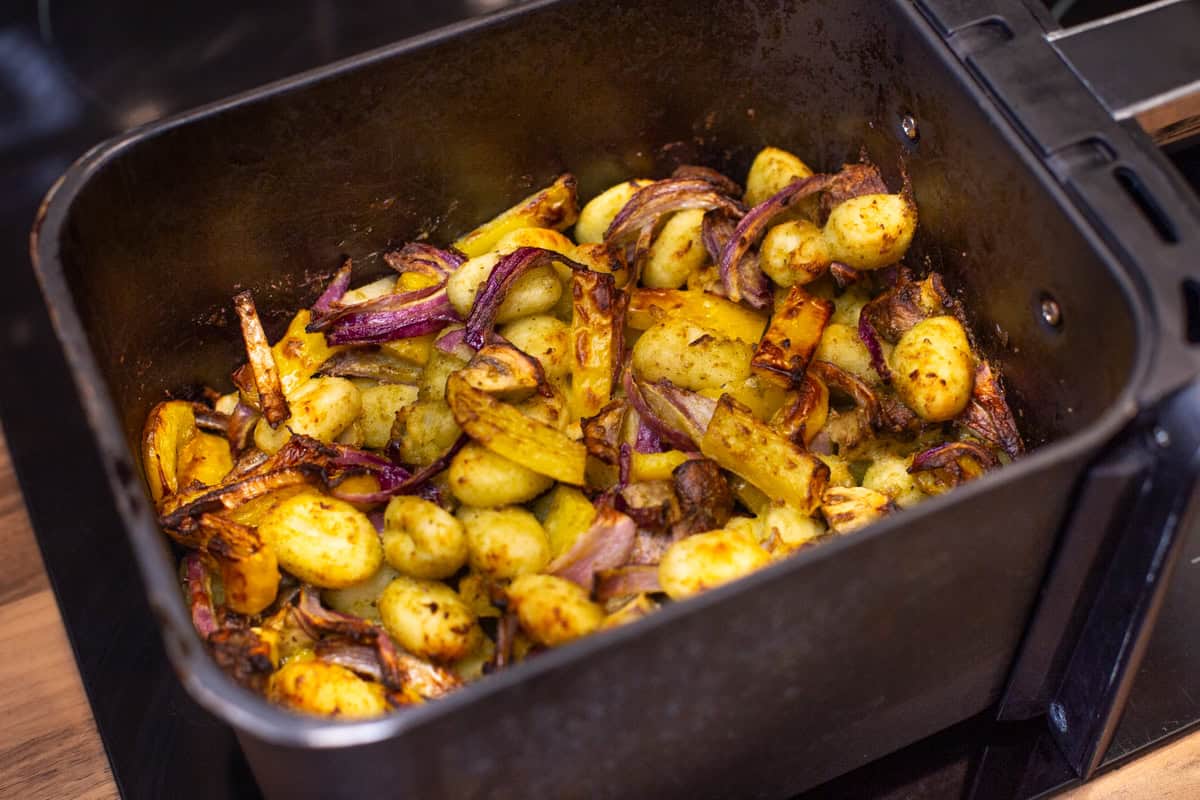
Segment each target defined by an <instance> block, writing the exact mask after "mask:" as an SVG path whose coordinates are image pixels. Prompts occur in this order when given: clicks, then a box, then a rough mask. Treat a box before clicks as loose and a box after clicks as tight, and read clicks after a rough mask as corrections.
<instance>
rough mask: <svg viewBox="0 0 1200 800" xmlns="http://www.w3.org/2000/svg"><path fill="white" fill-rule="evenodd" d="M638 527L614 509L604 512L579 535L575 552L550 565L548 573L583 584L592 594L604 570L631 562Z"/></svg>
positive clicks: (571, 550) (599, 511)
mask: <svg viewBox="0 0 1200 800" xmlns="http://www.w3.org/2000/svg"><path fill="white" fill-rule="evenodd" d="M636 533H637V526H636V525H634V524H633V520H632V519H630V518H629V517H628V516H626V515H625V514H622V513H621V512H620V511H616V510H615V509H612V508H601V509H599V510H598V512H597V513H596V519H595V520H594V521H593V522H592V524H591V527H589V528H588V529H587V530H586V531H584V532H583V533H582V534H580V535H579V538H578V539H576V540H575V543H574V544H572V545H571V548H570V549H569V550H568V551H567V552H565V553H563V554H562V555H560V556H559V557H558V558H556V559H554V560H553V561H551V562H550V564H549V565H548V566H547V567H546V570H545V571H546V572H547V573H549V574H551V575H557V576H558V577H560V578H566V579H567V580H569V581H573V582H574V583H577V584H579V585H580V586H582V587H583V588H584V589H586V590H587V591H588V592H591V590H592V585H593V584H594V583H595V580H596V573H597V572H598V571H599V570H602V569H612V568H613V567H619V566H621V565H622V564H624V563H625V562H626V561H627V560H628V559H629V553H630V551H632V549H633V537H634V534H636Z"/></svg>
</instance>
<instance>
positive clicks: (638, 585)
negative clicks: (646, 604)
mask: <svg viewBox="0 0 1200 800" xmlns="http://www.w3.org/2000/svg"><path fill="white" fill-rule="evenodd" d="M661 591H662V586H661V585H660V584H659V582H658V566H657V565H655V564H631V565H629V566H624V567H617V568H615V569H606V570H601V571H600V572H597V573H596V599H597V600H599V601H600V602H604V601H605V600H612V599H613V598H616V597H627V596H629V595H631V594H643V593H646V594H652V593H654V592H661Z"/></svg>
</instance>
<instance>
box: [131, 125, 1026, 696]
mask: <svg viewBox="0 0 1200 800" xmlns="http://www.w3.org/2000/svg"><path fill="white" fill-rule="evenodd" d="M916 225H917V209H916V206H915V204H914V202H913V198H912V195H911V192H909V191H908V189H907V187H905V190H904V191H901V192H898V193H897V192H891V191H889V189H888V187H887V185H886V184H885V183H884V181H883V179H882V177H881V176H880V173H879V172H878V170H877V169H875V168H874V167H873V166H871V165H870V164H852V165H846V166H845V167H843V168H842V169H841V170H840V171H838V172H835V173H814V172H813V171H812V170H811V169H809V168H808V167H807V166H806V165H805V164H804V162H802V161H801V160H800V159H799V158H797V157H796V156H795V155H793V154H791V153H788V152H785V151H783V150H779V149H776V148H766V149H765V150H763V151H762V152H761V153H759V155H758V157H757V158H755V159H754V162H753V164H752V166H751V168H750V172H749V174H748V175H747V176H746V189H745V192H744V193H743V191H742V188H741V187H740V186H738V185H737V184H736V183H735V182H734V181H732V180H730V179H729V178H728V177H727V176H725V175H722V174H720V173H718V172H715V171H713V170H711V169H708V168H705V167H694V166H685V167H680V168H679V169H677V170H676V171H675V173H674V174H673V175H672V176H671V177H669V178H666V179H664V180H649V179H640V178H639V179H634V180H628V181H625V182H623V183H620V184H618V185H616V186H613V187H611V188H610V189H608V190H607V191H604V192H602V193H600V194H599V195H597V196H596V197H594V198H592V199H591V201H590V202H588V203H587V204H586V205H584V206H583V208H582V209H580V208H579V207H578V202H577V198H576V185H575V180H574V178H572V177H571V176H570V175H564V176H562V177H560V178H559V179H558V180H556V181H555V182H554V183H553V184H552V185H551V186H549V187H547V188H545V189H543V190H542V191H540V192H538V193H536V194H534V195H533V196H531V197H529V198H527V199H526V200H524V201H523V202H521V203H520V204H518V205H517V206H514V207H513V208H512V209H510V210H508V211H505V212H504V213H503V214H501V215H500V216H498V217H496V218H495V219H493V220H491V221H489V222H486V223H484V224H483V225H481V226H480V227H478V228H476V229H475V230H473V231H470V232H469V233H467V234H466V235H464V236H462V237H461V238H459V239H458V240H457V241H455V242H454V243H453V244H452V245H451V246H449V247H446V248H445V249H441V248H438V247H434V246H432V245H429V244H424V243H411V244H408V245H406V246H404V247H402V248H400V249H398V250H395V251H393V252H389V253H386V254H385V255H384V258H383V260H384V261H385V262H386V263H387V265H388V266H390V267H391V268H392V269H393V271H394V273H395V274H394V275H391V276H389V277H386V278H381V279H378V280H375V281H373V282H370V283H366V284H364V285H362V286H359V287H357V288H351V285H350V284H351V264H350V262H349V261H347V262H346V263H345V264H344V265H343V266H342V268H341V269H340V270H339V271H338V272H337V273H336V275H335V276H334V278H333V279H332V281H331V283H330V284H329V286H328V288H327V289H326V290H325V291H324V292H323V293H322V294H321V295H320V297H318V298H317V299H316V300H315V301H314V302H313V304H312V307H311V308H308V309H304V310H301V311H299V312H298V313H297V314H296V316H295V318H294V319H293V321H292V323H291V325H289V326H288V328H287V331H286V332H285V334H284V336H283V338H282V339H280V340H279V341H278V342H276V343H275V344H274V345H272V344H271V343H270V341H269V339H268V338H267V336H266V334H265V333H264V331H263V327H262V324H261V322H260V321H259V317H258V313H257V310H256V309H255V306H254V300H253V298H252V297H251V296H250V294H249V293H248V292H243V293H242V294H240V295H238V296H237V297H236V298H235V309H236V311H237V314H238V318H239V320H240V322H241V327H242V333H243V337H244V339H245V343H246V354H247V362H246V364H244V365H243V366H242V367H240V368H239V369H237V370H236V371H235V372H234V373H233V384H234V385H235V386H236V391H234V392H231V393H230V394H227V395H224V396H219V395H218V394H217V393H216V392H211V393H210V394H211V397H212V398H213V400H212V401H211V402H210V403H196V402H188V401H183V400H169V401H166V402H163V403H160V404H159V405H158V406H156V407H155V408H154V409H153V410H152V411H151V412H150V415H149V418H148V419H147V421H146V427H145V433H144V436H143V440H142V448H143V449H142V456H143V466H144V469H145V474H146V481H147V484H148V485H149V488H150V492H151V495H152V497H153V500H154V501H155V503H156V504H157V508H158V512H159V515H160V521H161V524H162V527H163V529H164V530H165V531H166V533H167V534H168V535H169V536H170V537H171V539H173V540H174V541H175V542H176V543H177V544H178V545H179V546H180V547H181V549H182V551H183V552H184V553H185V555H184V558H183V561H182V564H181V576H182V582H183V588H184V591H185V592H186V595H187V598H188V601H189V603H190V607H191V611H192V619H193V621H194V623H195V626H196V629H197V630H198V632H199V634H200V636H201V637H202V638H203V639H204V640H205V642H206V644H207V646H208V647H209V649H210V650H211V652H212V654H213V656H214V658H216V659H217V661H218V663H220V664H221V666H222V667H223V668H224V669H226V671H227V672H228V673H229V674H230V675H231V676H232V677H233V678H234V679H235V680H237V681H238V682H239V683H241V684H243V685H245V686H248V687H250V688H252V689H254V690H256V691H258V692H261V693H262V694H264V695H265V696H266V697H268V698H269V699H271V700H272V701H274V702H277V703H280V704H282V705H284V706H286V707H289V708H292V709H295V710H298V711H303V712H308V713H312V714H322V715H330V716H338V717H344V718H361V717H370V716H375V715H378V714H382V713H385V712H387V711H388V710H390V709H394V708H398V707H401V706H405V705H410V704H414V703H423V702H425V701H428V700H431V699H433V698H436V697H439V696H441V695H443V694H446V693H447V692H450V691H453V690H454V689H456V688H458V687H461V686H463V685H464V684H465V683H468V682H470V681H473V680H476V679H479V678H480V677H481V676H483V675H485V674H487V673H489V672H492V671H495V670H498V669H503V668H505V667H506V666H508V665H511V664H513V663H515V662H518V661H521V660H523V659H526V658H533V657H535V656H536V655H537V654H538V653H539V652H541V651H543V650H545V649H547V648H551V647H559V646H562V645H566V644H569V643H570V642H572V641H574V640H576V639H578V638H580V637H583V636H587V635H589V634H592V633H594V632H596V631H600V630H604V629H607V628H612V627H615V626H618V625H624V624H628V623H632V622H636V621H637V620H639V619H641V618H642V617H644V616H647V615H649V614H652V613H654V611H655V610H656V609H658V608H659V607H660V606H661V605H662V604H664V603H667V602H671V601H678V600H683V599H684V598H687V597H690V596H691V595H694V594H697V593H699V592H704V591H706V590H709V589H712V588H714V587H716V586H720V585H721V584H724V583H727V582H729V581H733V580H736V579H737V578H739V577H741V576H743V575H746V574H748V573H750V572H753V571H754V570H757V569H760V568H762V567H765V566H767V565H768V564H770V563H772V562H773V561H775V560H778V559H781V558H786V557H788V556H789V555H791V554H793V553H795V552H797V551H799V550H801V549H804V548H808V547H812V546H815V545H819V543H820V542H821V541H823V540H824V539H827V538H829V537H833V536H840V535H854V534H853V532H854V531H857V530H859V529H860V528H862V527H864V526H866V525H869V524H870V523H872V522H873V521H875V520H878V519H880V518H882V517H884V516H887V515H889V514H894V513H897V512H898V511H899V510H900V509H904V508H909V507H911V506H913V505H915V504H917V503H919V502H921V501H922V500H923V499H924V498H926V497H929V496H931V495H935V494H940V493H941V492H944V491H946V490H948V489H950V488H952V487H954V486H956V485H957V484H959V483H961V482H963V481H968V480H972V479H973V478H976V477H978V476H980V475H982V474H983V473H984V472H986V471H988V470H990V469H994V468H996V467H998V466H1000V465H1001V464H1002V463H1004V462H1006V461H1008V460H1011V459H1013V458H1016V457H1017V456H1019V455H1020V454H1021V453H1022V450H1023V445H1022V441H1021V437H1020V435H1019V433H1018V432H1017V429H1016V425H1015V423H1014V420H1013V415H1012V413H1011V411H1010V410H1009V407H1008V404H1007V402H1006V401H1005V398H1004V392H1003V389H1002V387H1001V383H1000V379H999V376H998V374H997V372H996V369H995V367H994V366H993V365H992V364H990V363H989V362H988V361H987V360H985V359H984V358H983V357H982V356H981V355H980V353H979V351H978V349H977V348H976V347H975V346H974V344H973V340H972V338H971V334H970V327H969V326H968V324H967V319H966V317H965V315H964V313H963V310H962V306H961V305H960V304H959V303H958V302H957V301H956V300H955V299H954V298H953V297H952V296H951V295H950V294H948V293H947V291H946V289H945V288H944V286H943V284H942V280H941V277H940V276H939V275H938V274H937V273H936V272H930V271H925V272H924V273H919V272H918V271H917V270H914V269H911V268H909V267H908V266H905V265H904V263H903V260H904V256H905V253H906V251H907V249H908V246H909V243H910V242H911V241H912V237H913V233H914V231H915V230H916ZM572 227H573V238H570V237H568V236H567V235H566V234H565V233H564V231H567V230H568V229H571V228H572Z"/></svg>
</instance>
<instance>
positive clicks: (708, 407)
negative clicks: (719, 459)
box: [625, 372, 717, 452]
mask: <svg viewBox="0 0 1200 800" xmlns="http://www.w3.org/2000/svg"><path fill="white" fill-rule="evenodd" d="M625 393H626V395H627V396H628V397H629V402H630V403H632V404H633V407H634V408H635V409H636V410H637V412H638V414H639V415H640V416H641V419H642V420H643V421H644V422H645V423H646V425H647V426H648V427H649V428H650V429H651V430H653V431H654V432H655V433H657V434H658V435H659V436H660V437H662V440H663V441H665V442H668V443H670V444H671V445H672V446H674V447H676V448H678V449H680V450H690V451H693V452H694V451H696V450H697V449H698V448H699V442H700V440H701V439H702V438H703V437H704V430H705V428H707V427H708V421H709V420H710V419H712V414H713V411H714V410H715V409H716V407H717V401H715V400H713V399H711V398H709V397H705V396H704V395H701V394H697V393H695V392H690V391H688V390H687V389H680V388H679V387H678V386H676V385H675V384H673V383H671V382H670V381H668V380H666V379H665V378H663V379H660V380H659V381H657V382H656V383H643V382H642V381H638V380H636V379H635V378H634V377H633V375H632V373H631V372H626V373H625Z"/></svg>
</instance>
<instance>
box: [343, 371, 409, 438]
mask: <svg viewBox="0 0 1200 800" xmlns="http://www.w3.org/2000/svg"><path fill="white" fill-rule="evenodd" d="M359 394H360V397H361V401H362V413H361V414H360V415H359V417H358V419H357V420H355V421H354V423H353V424H354V425H355V426H357V427H358V428H359V431H360V432H361V436H362V442H361V444H360V445H359V446H361V447H369V448H371V449H373V450H379V449H382V448H383V447H384V445H386V444H387V443H388V440H389V439H390V438H391V436H392V425H393V424H394V423H395V422H396V414H397V412H399V411H400V409H402V408H404V407H405V406H409V405H412V404H413V403H415V402H416V400H417V387H415V386H405V385H404V384H399V383H381V384H379V385H378V386H370V387H367V388H365V389H362V390H360V393H359Z"/></svg>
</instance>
